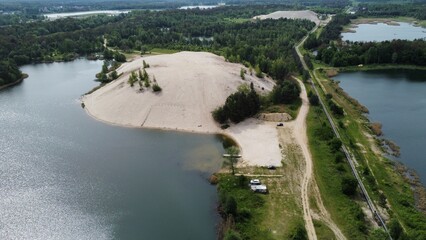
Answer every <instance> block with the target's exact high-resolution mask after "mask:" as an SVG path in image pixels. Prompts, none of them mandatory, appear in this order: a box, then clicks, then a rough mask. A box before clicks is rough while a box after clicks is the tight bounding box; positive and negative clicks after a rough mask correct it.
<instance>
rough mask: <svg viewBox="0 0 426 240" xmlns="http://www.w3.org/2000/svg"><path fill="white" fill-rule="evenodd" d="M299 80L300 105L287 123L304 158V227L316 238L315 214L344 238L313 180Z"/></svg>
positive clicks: (305, 103)
mask: <svg viewBox="0 0 426 240" xmlns="http://www.w3.org/2000/svg"><path fill="white" fill-rule="evenodd" d="M296 80H297V81H298V82H299V85H300V88H301V93H300V98H301V99H302V106H301V107H300V111H299V114H298V116H297V118H296V119H295V120H294V121H293V122H289V123H288V124H289V125H293V126H290V127H292V128H293V133H294V138H295V139H296V142H297V144H298V145H299V146H300V149H301V150H302V154H303V157H304V159H305V166H306V168H305V173H304V175H303V178H302V189H301V198H302V206H303V219H304V220H305V228H306V231H307V233H308V237H309V239H310V240H314V239H317V235H316V232H315V228H314V224H313V220H312V219H313V216H316V218H317V219H318V220H322V221H323V222H324V223H325V224H326V225H327V226H328V227H329V228H330V229H331V230H332V231H333V233H334V235H335V236H336V238H337V239H339V240H344V239H346V237H345V236H344V235H343V233H342V232H341V231H340V229H339V228H338V227H337V225H336V224H335V223H334V222H333V220H332V219H331V217H330V214H329V213H328V212H327V210H326V208H325V207H324V204H323V202H322V200H321V195H320V192H319V190H318V187H317V185H316V183H315V181H313V161H312V156H311V153H310V151H309V149H308V146H309V145H308V137H307V128H306V117H307V115H308V112H309V100H308V95H307V93H306V89H305V86H304V85H303V83H302V81H300V80H299V79H296ZM310 184H312V187H313V188H314V189H315V191H312V192H309V190H310V188H309V186H310ZM309 194H314V198H315V200H316V203H317V206H318V209H319V213H315V214H314V213H313V212H312V210H311V207H310V203H309Z"/></svg>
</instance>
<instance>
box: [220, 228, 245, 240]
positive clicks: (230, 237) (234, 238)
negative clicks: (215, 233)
mask: <svg viewBox="0 0 426 240" xmlns="http://www.w3.org/2000/svg"><path fill="white" fill-rule="evenodd" d="M223 239H224V240H241V239H242V238H241V236H240V234H239V233H237V232H235V231H233V230H228V231H227V232H226V234H225V237H224V238H223Z"/></svg>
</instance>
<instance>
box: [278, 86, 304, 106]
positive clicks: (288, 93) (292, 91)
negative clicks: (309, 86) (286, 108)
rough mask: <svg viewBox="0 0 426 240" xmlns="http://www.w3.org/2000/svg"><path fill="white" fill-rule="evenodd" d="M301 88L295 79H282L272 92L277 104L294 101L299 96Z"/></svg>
mask: <svg viewBox="0 0 426 240" xmlns="http://www.w3.org/2000/svg"><path fill="white" fill-rule="evenodd" d="M299 95H300V88H299V85H298V84H297V83H296V82H294V81H282V82H280V83H279V84H278V85H276V86H275V87H274V89H273V90H272V93H271V97H272V102H273V103H275V104H280V103H292V102H294V101H295V100H297V99H298V98H299Z"/></svg>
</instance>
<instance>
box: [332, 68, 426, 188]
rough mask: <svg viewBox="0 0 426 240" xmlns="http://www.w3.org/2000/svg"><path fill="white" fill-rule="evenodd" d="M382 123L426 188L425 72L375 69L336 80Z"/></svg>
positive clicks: (353, 73)
mask: <svg viewBox="0 0 426 240" xmlns="http://www.w3.org/2000/svg"><path fill="white" fill-rule="evenodd" d="M333 78H334V79H335V80H338V81H340V86H341V87H342V88H343V89H344V90H345V91H346V92H347V93H348V94H349V95H350V96H352V97H354V98H356V99H358V100H359V101H360V102H361V103H362V104H363V105H365V106H366V107H367V108H368V109H369V110H370V114H369V115H368V117H369V119H370V120H371V121H373V122H381V123H382V124H383V128H382V129H383V133H384V137H385V138H387V139H391V140H393V141H394V142H396V143H397V144H398V146H400V147H401V156H400V158H399V160H400V161H401V162H403V163H404V164H406V165H407V166H408V167H409V168H411V169H414V170H416V171H417V173H418V174H419V176H420V178H421V180H422V183H423V185H426V147H425V146H426V70H401V69H392V70H374V71H366V72H346V73H339V75H337V76H335V77H333Z"/></svg>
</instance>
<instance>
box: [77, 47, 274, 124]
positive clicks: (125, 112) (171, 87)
mask: <svg viewBox="0 0 426 240" xmlns="http://www.w3.org/2000/svg"><path fill="white" fill-rule="evenodd" d="M143 60H145V61H146V62H147V63H148V64H149V65H150V68H147V69H146V71H147V73H148V74H149V76H150V77H151V79H152V78H153V77H154V76H155V79H156V80H157V82H158V84H159V85H160V86H161V87H162V89H163V90H162V92H160V93H154V92H152V90H151V89H145V90H144V91H142V92H141V91H139V86H138V84H135V86H134V87H130V85H129V84H128V83H127V80H128V78H129V74H130V73H131V72H132V71H137V70H139V69H141V68H142V66H143V64H142V62H143ZM240 69H241V65H240V64H234V63H229V62H226V61H225V60H224V59H223V58H222V57H219V56H217V55H214V54H211V53H205V52H180V53H176V54H168V55H157V56H148V57H144V58H139V59H136V60H134V61H132V62H130V63H126V64H124V65H123V66H122V67H120V68H119V69H118V73H123V75H122V76H121V77H120V78H119V79H118V80H116V81H114V82H111V83H109V84H108V85H106V86H104V87H102V88H101V89H99V90H97V91H95V92H94V93H92V94H90V95H87V96H85V97H84V99H83V101H84V103H85V106H86V108H87V110H88V111H89V112H90V114H91V115H93V116H94V117H95V118H98V119H100V120H103V121H106V122H110V123H114V124H119V125H125V126H138V127H140V126H143V127H150V128H167V129H177V130H186V131H194V132H217V131H218V126H217V124H216V123H215V122H214V120H213V119H212V117H211V112H212V111H213V110H214V109H215V108H216V107H218V106H220V105H223V104H224V102H225V100H226V98H227V97H228V96H229V95H230V94H231V93H233V92H235V91H237V88H238V86H239V85H241V84H243V83H247V84H250V82H253V83H254V86H255V87H256V90H258V91H259V92H265V91H270V90H271V89H272V87H273V83H272V81H270V80H266V79H258V78H256V77H254V76H250V75H249V74H247V76H246V80H242V79H241V78H240ZM262 88H263V89H264V90H262Z"/></svg>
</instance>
